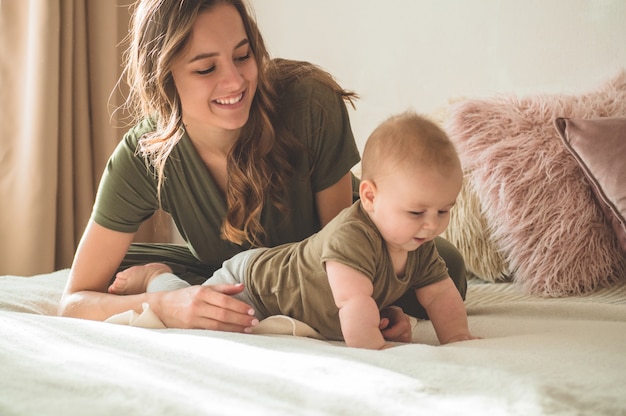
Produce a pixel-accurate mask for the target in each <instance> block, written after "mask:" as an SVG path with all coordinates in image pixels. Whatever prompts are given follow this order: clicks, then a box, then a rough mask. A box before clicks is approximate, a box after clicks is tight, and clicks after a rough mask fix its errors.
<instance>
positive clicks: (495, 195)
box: [445, 71, 626, 296]
mask: <svg viewBox="0 0 626 416" xmlns="http://www.w3.org/2000/svg"><path fill="white" fill-rule="evenodd" d="M625 116H626V71H622V72H620V73H619V74H618V75H617V76H616V77H614V78H613V79H611V80H609V81H608V82H606V83H605V84H604V85H602V86H600V87H599V88H597V89H596V90H595V91H591V92H589V93H587V94H581V95H562V94H553V95H547V94H544V95H535V96H528V97H522V98H518V97H516V96H514V95H501V96H496V97H492V98H489V99H472V100H465V101H462V102H459V103H457V104H455V105H453V106H452V107H451V108H450V111H449V117H448V120H447V121H446V124H445V128H446V130H447V131H448V134H449V135H450V137H451V139H452V140H453V141H454V142H455V144H456V146H457V149H458V151H459V154H460V156H461V160H462V162H463V165H464V168H465V170H466V173H467V175H466V178H467V180H468V181H469V182H470V184H471V188H472V189H473V190H474V192H475V193H476V196H477V198H478V200H479V201H480V205H481V209H480V212H477V213H476V215H483V216H484V220H485V223H486V224H487V227H488V234H489V235H490V238H492V240H493V241H492V243H493V246H495V247H496V248H497V250H498V252H499V253H500V254H501V255H502V257H503V258H504V260H505V263H506V269H505V270H502V271H501V273H502V274H506V273H507V271H510V272H511V275H512V278H513V280H514V281H515V282H517V283H519V284H521V286H522V288H523V289H524V290H525V291H526V292H527V293H530V294H536V295H541V296H565V295H572V294H582V293H585V292H589V291H591V290H594V289H596V288H597V287H599V286H607V285H610V284H611V283H614V282H616V281H618V280H620V279H623V278H626V258H625V257H624V256H623V254H622V253H621V250H620V247H619V244H618V241H617V237H616V235H615V233H614V232H613V230H612V228H611V226H610V225H609V223H608V222H607V221H606V220H605V218H604V216H603V213H602V210H601V208H600V207H599V205H598V204H597V203H596V201H595V200H594V198H593V193H592V192H591V190H590V187H589V184H588V182H587V181H586V180H585V177H584V175H583V172H582V171H581V170H580V168H579V166H578V164H577V162H576V160H574V158H572V157H571V155H570V154H569V152H568V150H567V149H566V147H565V146H564V144H563V142H562V140H561V139H560V137H559V134H558V132H557V131H556V129H555V128H554V121H555V119H556V118H558V117H567V118H598V117H625ZM473 255H474V256H480V253H473Z"/></svg>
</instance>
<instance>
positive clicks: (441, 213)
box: [438, 211, 450, 215]
mask: <svg viewBox="0 0 626 416" xmlns="http://www.w3.org/2000/svg"><path fill="white" fill-rule="evenodd" d="M438 213H439V215H446V214H448V213H450V211H439V212H438Z"/></svg>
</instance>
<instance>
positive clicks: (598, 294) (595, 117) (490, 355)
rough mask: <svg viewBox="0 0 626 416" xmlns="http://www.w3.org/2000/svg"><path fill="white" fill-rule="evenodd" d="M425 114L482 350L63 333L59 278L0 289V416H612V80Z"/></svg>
mask: <svg viewBox="0 0 626 416" xmlns="http://www.w3.org/2000/svg"><path fill="white" fill-rule="evenodd" d="M437 117H441V118H440V119H438V121H440V122H441V124H442V126H444V127H445V128H446V129H447V131H448V133H449V135H450V137H451V138H452V139H453V141H455V144H456V145H457V148H458V149H459V153H460V155H461V159H462V162H463V165H464V169H465V184H464V187H463V191H462V193H461V195H460V196H459V200H458V201H457V206H456V207H455V208H454V210H453V211H452V220H451V223H450V227H449V228H448V230H447V231H446V234H445V237H446V238H448V239H449V240H450V241H452V242H453V243H454V244H455V245H456V246H457V247H458V248H459V250H460V251H461V253H462V254H463V255H464V257H465V259H466V264H467V269H468V271H469V273H470V276H472V277H471V278H470V280H469V286H468V293H467V299H466V306H467V312H468V319H469V325H470V329H471V331H472V333H473V334H474V335H477V336H480V337H482V339H477V340H472V341H466V342H460V343H453V344H450V345H444V346H441V345H438V342H437V339H436V336H435V333H434V330H433V328H432V325H431V323H430V322H429V321H423V320H417V319H413V321H412V323H413V340H412V341H413V342H412V343H410V344H398V345H396V346H395V347H394V348H390V349H387V350H384V351H368V350H360V349H354V348H348V347H346V346H345V345H343V344H342V343H340V342H329V341H325V340H323V339H317V338H315V337H314V336H313V335H315V334H314V333H313V332H312V331H311V330H310V328H308V327H306V325H304V324H302V323H299V322H296V321H293V320H291V319H290V318H288V317H281V316H279V317H271V318H268V319H267V320H265V321H263V322H262V323H261V325H260V326H259V328H258V330H257V333H255V334H234V333H223V332H214V331H207V330H181V329H171V328H164V327H163V326H162V325H159V322H156V323H155V319H154V318H155V317H154V316H153V315H151V314H150V313H151V312H150V309H149V308H146V309H145V311H144V313H142V314H121V315H118V316H115V317H112V318H111V320H110V321H108V322H94V321H88V320H80V319H71V318H64V317H58V316H56V309H57V304H58V302H59V298H60V296H61V292H62V290H63V287H64V284H65V282H66V280H67V277H68V273H69V271H68V270H67V269H63V270H58V271H55V272H52V273H47V274H41V275H36V276H29V277H24V276H0V368H1V377H0V415H7V416H8V415H39V414H42V415H51V416H54V415H64V416H65V415H83V414H89V415H114V414H119V415H207V414H211V415H213V414H218V415H230V414H232V415H242V414H254V415H272V416H277V415H316V414H319V415H359V416H363V415H407V414H420V415H421V414H426V415H458V414H480V415H523V416H528V415H593V416H602V415H607V416H619V415H626V351H625V350H626V225H625V224H626V221H625V220H624V217H625V215H626V214H625V213H626V190H625V189H624V183H626V171H625V168H626V165H625V164H624V163H623V161H624V160H626V72H624V71H622V72H620V73H619V74H618V75H617V76H616V77H614V78H612V79H610V80H607V82H606V84H604V85H601V86H600V87H599V88H598V89H596V90H594V91H590V92H588V93H586V94H580V95H567V96H566V95H535V96H528V97H515V96H510V95H498V96H494V97H488V98H485V99H460V100H456V99H455V100H451V104H450V106H449V108H446V109H445V111H443V112H440V113H438V114H437V115H436V116H435V115H433V118H437ZM157 321H158V320H157Z"/></svg>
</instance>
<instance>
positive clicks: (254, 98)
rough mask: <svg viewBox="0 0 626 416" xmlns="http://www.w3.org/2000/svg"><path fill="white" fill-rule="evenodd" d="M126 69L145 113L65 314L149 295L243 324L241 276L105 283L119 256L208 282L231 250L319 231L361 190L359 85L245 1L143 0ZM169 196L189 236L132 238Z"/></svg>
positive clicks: (221, 322) (132, 97)
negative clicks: (235, 281)
mask: <svg viewBox="0 0 626 416" xmlns="http://www.w3.org/2000/svg"><path fill="white" fill-rule="evenodd" d="M125 75H126V80H127V82H128V85H129V87H130V92H129V96H128V102H127V107H128V108H129V109H130V110H131V111H132V112H133V115H134V116H135V118H136V120H137V124H136V125H135V127H133V128H131V129H130V130H129V131H128V133H127V134H126V135H125V136H124V138H123V140H122V141H121V142H120V143H119V145H118V147H117V149H116V150H115V152H114V153H113V155H112V156H111V158H110V160H109V163H108V165H107V168H106V170H105V172H104V175H103V178H102V181H101V183H100V187H99V190H98V195H97V198H96V203H95V205H94V210H93V213H92V216H91V220H90V221H89V224H88V225H87V228H86V230H85V233H84V235H83V237H82V239H81V243H80V245H79V247H78V250H77V252H76V256H75V260H74V263H73V266H72V270H71V274H70V278H69V280H68V284H67V287H66V290H65V293H64V296H63V299H62V302H61V309H60V310H61V313H62V314H64V315H69V316H76V317H83V318H89V319H98V320H100V319H106V318H108V317H109V316H111V315H113V314H116V313H119V312H122V311H125V310H128V309H133V310H135V311H137V312H140V311H141V305H142V303H145V302H147V303H149V304H150V305H151V306H152V308H153V309H154V311H155V312H156V313H157V315H159V317H160V318H161V320H162V321H163V322H164V323H165V324H166V325H167V326H171V327H193V328H214V329H221V330H228V331H244V330H246V329H247V328H249V327H250V326H251V325H252V323H253V317H252V316H251V315H250V306H249V305H246V304H244V303H242V302H239V301H237V300H235V299H234V298H231V297H230V296H229V295H231V294H235V293H237V292H238V291H240V290H241V289H240V288H239V287H237V286H227V285H220V286H203V287H198V286H192V287H190V288H187V289H184V290H178V291H174V292H170V293H167V294H163V293H152V294H148V295H145V294H143V295H132V296H116V295H111V294H108V293H106V290H107V286H108V284H109V282H110V280H111V278H112V277H113V276H114V275H115V271H116V270H118V269H119V268H120V267H121V268H124V267H127V266H128V265H131V264H134V263H146V262H154V261H158V262H165V263H166V265H165V266H163V267H168V268H171V269H174V271H176V272H177V273H179V274H180V275H181V276H182V277H184V278H186V279H187V280H190V281H192V282H193V281H194V279H195V280H201V281H204V280H206V278H207V277H209V276H211V274H212V272H213V270H215V269H216V268H217V267H219V266H220V265H221V263H222V262H223V261H224V260H226V259H228V258H230V257H232V255H234V254H235V253H238V252H241V251H244V250H247V249H248V248H250V247H254V246H261V245H264V246H274V245H279V244H282V243H285V242H290V241H299V240H302V239H303V238H305V237H307V236H309V235H311V234H312V233H314V232H316V231H318V230H319V229H320V228H321V226H323V225H325V224H326V223H328V222H329V221H330V219H332V218H333V217H334V216H335V215H336V214H337V213H338V212H339V211H341V210H342V209H343V208H345V207H347V206H349V205H350V204H351V202H352V180H351V174H350V169H351V168H352V166H354V165H355V164H356V163H357V162H358V161H359V153H358V150H357V148H356V144H355V141H354V137H353V135H352V131H351V128H350V121H349V118H348V113H347V109H346V105H345V101H348V102H351V101H352V100H353V99H354V98H355V95H354V94H352V93H351V92H348V91H346V90H344V89H342V88H341V87H340V86H339V85H337V83H336V82H335V81H334V80H333V78H332V77H331V76H330V75H329V74H327V73H325V72H324V71H322V70H320V69H319V68H317V67H316V66H314V65H311V64H308V63H305V62H296V61H286V60H272V59H270V57H269V55H268V53H267V50H266V48H265V45H264V42H263V38H262V37H261V35H260V33H259V32H258V30H257V26H256V24H255V22H254V21H253V20H252V19H251V18H250V16H249V14H248V11H247V9H246V6H245V4H244V3H242V2H241V1H237V0H233V1H225V0H222V1H219V0H217V1H209V0H207V1H197V2H188V1H177V0H167V1H161V0H141V1H139V2H138V3H137V4H136V7H135V8H134V14H133V20H132V24H131V38H130V46H129V49H128V51H127V55H126V67H125ZM146 166H148V169H146ZM159 208H162V209H163V210H165V211H166V212H168V213H170V214H171V215H172V217H173V219H174V222H175V223H176V226H177V228H178V231H179V232H180V234H181V236H182V237H183V239H184V240H185V243H186V246H178V245H175V246H174V245H133V246H131V241H132V240H133V236H134V234H135V232H136V231H137V229H138V227H139V225H140V224H141V223H142V222H143V221H144V220H145V219H147V218H149V217H150V216H151V215H152V214H153V213H154V212H156V211H157V210H158V209H159ZM129 248H130V251H129ZM103 252H106V253H107V256H102V255H101V253H103ZM181 312H184V313H182V314H181ZM402 322H404V321H402Z"/></svg>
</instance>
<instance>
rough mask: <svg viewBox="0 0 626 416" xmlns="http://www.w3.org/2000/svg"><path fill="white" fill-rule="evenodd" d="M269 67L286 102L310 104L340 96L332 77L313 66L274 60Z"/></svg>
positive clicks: (294, 61)
mask: <svg viewBox="0 0 626 416" xmlns="http://www.w3.org/2000/svg"><path fill="white" fill-rule="evenodd" d="M271 67H272V71H273V73H274V77H275V79H276V82H277V86H278V89H279V92H280V94H279V95H280V96H281V97H283V99H284V100H286V101H289V100H295V101H300V102H306V103H311V101H310V100H311V99H312V98H314V99H316V101H315V102H319V101H327V100H329V99H331V100H332V99H334V100H337V99H338V98H340V96H341V92H342V89H341V87H340V86H339V84H337V82H336V81H335V79H334V78H333V76H332V75H331V74H330V73H328V72H326V71H325V70H323V69H322V68H320V67H319V66H317V65H315V64H312V63H310V62H306V61H296V60H288V59H280V58H276V59H273V60H272V64H271Z"/></svg>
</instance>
